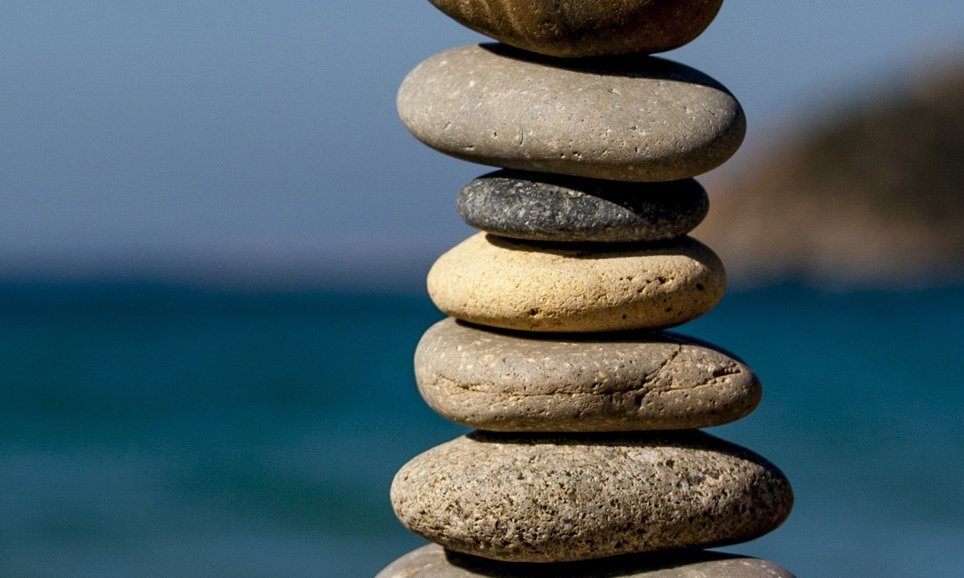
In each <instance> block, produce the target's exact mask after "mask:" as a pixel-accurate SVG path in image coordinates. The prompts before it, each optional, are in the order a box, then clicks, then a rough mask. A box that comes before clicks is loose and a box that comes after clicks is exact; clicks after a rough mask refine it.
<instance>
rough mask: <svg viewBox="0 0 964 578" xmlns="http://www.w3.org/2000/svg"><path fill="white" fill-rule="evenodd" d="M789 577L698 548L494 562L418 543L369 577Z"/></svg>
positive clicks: (756, 562) (772, 567) (768, 565)
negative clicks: (538, 561) (553, 561)
mask: <svg viewBox="0 0 964 578" xmlns="http://www.w3.org/2000/svg"><path fill="white" fill-rule="evenodd" d="M560 576H567V577H568V578H713V577H717V578H718V577H725V578H794V577H793V574H790V573H789V572H787V571H786V570H784V569H783V568H780V567H779V566H777V565H776V564H774V563H773V562H767V561H766V560H760V559H758V558H747V557H744V556H734V555H731V554H722V553H719V552H707V551H702V550H697V551H691V552H683V553H672V554H642V555H635V556H618V557H615V558H606V559H602V560H592V561H590V562H566V563H562V564H525V563H512V562H498V561H495V560H487V559H485V558H479V557H476V556H469V555H467V554H460V553H458V552H452V551H447V550H445V549H444V548H442V547H441V546H439V545H437V544H429V545H427V546H422V547H421V548H419V549H417V550H413V551H412V552H409V553H408V554H406V555H405V556H403V557H401V558H399V559H398V560H396V561H395V562H393V563H392V564H391V565H389V566H388V567H387V568H385V569H384V570H382V571H381V572H379V573H378V575H377V576H375V578H475V577H478V578H559V577H560Z"/></svg>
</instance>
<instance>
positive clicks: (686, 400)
mask: <svg viewBox="0 0 964 578" xmlns="http://www.w3.org/2000/svg"><path fill="white" fill-rule="evenodd" d="M415 378H416V380H417V381H418V387H419V391H421V393H422V397H423V398H424V399H425V401H426V402H427V403H428V404H429V405H430V406H431V407H432V409H434V410H435V411H437V412H438V413H440V414H442V415H443V416H444V417H446V418H448V419H450V420H452V421H455V422H458V423H461V424H464V425H468V426H470V427H474V428H479V429H484V430H493V431H542V432H566V431H573V432H579V431H582V432H592V431H633V430H657V429H663V430H665V429H691V428H703V427H709V426H714V425H719V424H722V423H726V422H729V421H733V420H736V419H739V418H741V417H743V416H745V415H746V414H748V413H750V412H751V411H752V410H753V409H754V408H755V407H756V405H757V404H758V403H759V401H760V395H761V388H760V383H759V381H758V380H757V378H756V376H755V375H754V374H753V373H752V372H751V371H750V369H749V368H747V367H746V366H745V365H744V364H742V363H740V362H739V361H737V360H735V359H733V358H732V357H729V356H728V355H727V354H725V353H723V352H721V351H719V350H717V349H713V348H711V347H709V346H707V345H706V344H702V343H699V342H697V341H693V340H688V339H686V338H683V337H681V336H676V335H670V334H666V333H643V332H633V333H610V334H589V335H586V334H575V335H573V334H570V335H558V334H557V335H552V336H551V337H549V336H545V335H544V334H543V335H539V334H533V333H511V332H506V331H496V330H491V329H482V328H478V327H473V326H470V325H466V324H464V323H461V322H457V321H456V320H454V319H452V318H449V319H446V320H444V321H440V322H439V323H437V324H435V325H434V326H432V327H431V328H430V329H429V330H428V331H427V332H426V333H425V335H424V336H423V337H422V340H421V341H420V342H419V344H418V348H417V349H416V350H415Z"/></svg>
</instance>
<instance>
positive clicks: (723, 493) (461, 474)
mask: <svg viewBox="0 0 964 578" xmlns="http://www.w3.org/2000/svg"><path fill="white" fill-rule="evenodd" d="M391 499H392V505H393V507H394V509H395V513H396V515H397V516H398V518H399V519H400V520H401V521H402V523H403V524H404V525H405V526H407V527H408V528H409V529H410V530H412V531H413V532H415V533H417V534H420V535H421V536H423V537H424V538H426V539H427V540H430V541H432V542H435V543H437V544H441V545H442V546H445V547H446V548H449V549H451V550H455V551H458V552H464V553H466V554H472V555H476V556H482V557H485V558H492V559H497V560H505V561H513V562H566V561H576V560H588V559H592V558H604V557H608V556H616V555H621V554H629V553H638V552H649V551H658V550H667V549H673V548H681V547H705V546H710V545H721V544H729V543H735V542H743V541H746V540H751V539H753V538H756V537H758V536H761V535H763V534H765V533H767V532H769V531H771V530H773V529H774V528H776V527H777V526H779V525H780V524H781V523H782V522H783V520H784V519H786V517H787V516H788V515H789V513H790V509H791V507H792V503H793V494H792V491H791V489H790V484H789V482H788V481H787V479H786V478H785V477H784V476H783V474H782V473H781V472H780V471H779V470H778V469H777V468H776V466H773V465H772V464H770V463H769V462H767V461H766V460H765V459H763V458H761V457H760V456H758V455H756V454H753V453H752V452H750V451H749V450H746V449H743V448H740V447H739V446H735V445H733V444H729V443H726V442H724V441H722V440H719V439H717V438H714V437H712V436H710V435H707V434H705V433H702V432H698V431H682V432H657V433H651V434H614V435H600V434H592V435H589V434H582V435H578V434H569V435H568V436H566V437H560V436H553V435H545V436H540V435H538V434H528V435H523V434H496V433H482V432H475V433H473V434H470V435H468V436H465V437H461V438H458V439H456V440H454V441H452V442H449V443H446V444H443V445H441V446H438V447H435V448H433V449H431V450H429V451H427V452H425V453H423V454H421V455H419V456H417V457H416V458H414V459H413V460H412V461H410V462H409V463H408V464H406V465H405V466H404V467H402V469H401V470H400V471H399V472H398V474H396V476H395V479H394V481H393V482H392V489H391Z"/></svg>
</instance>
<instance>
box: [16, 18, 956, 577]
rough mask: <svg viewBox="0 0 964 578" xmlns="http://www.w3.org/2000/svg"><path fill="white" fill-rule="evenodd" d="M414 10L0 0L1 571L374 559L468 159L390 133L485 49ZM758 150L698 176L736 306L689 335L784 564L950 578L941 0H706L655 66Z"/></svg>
mask: <svg viewBox="0 0 964 578" xmlns="http://www.w3.org/2000/svg"><path fill="white" fill-rule="evenodd" d="M481 40H482V38H481V37H479V36H477V35H475V34H474V33H472V32H469V31H467V30H465V29H462V28H460V27H459V26H458V25H456V24H455V23H454V22H453V21H450V20H448V19H447V18H446V17H444V16H443V15H442V14H441V13H439V12H437V11H436V10H435V9H434V8H432V6H431V5H430V4H429V3H428V2H425V1H419V2H406V3H393V4H392V5H391V8H390V9H389V8H388V3H382V4H376V3H374V2H357V1H349V0H326V1H325V2H317V1H315V2H307V1H286V0H279V1H278V2H272V3H270V4H269V3H264V2H253V1H237V2H230V3H227V2H203V3H198V2H188V1H186V0H168V1H166V2H163V3H158V2H146V1H138V0H127V1H123V2H121V1H119V0H113V1H109V0H86V1H83V2H80V1H60V2H50V1H43V0H32V1H13V0H11V1H6V2H3V3H2V5H0V71H2V75H3V80H2V82H0V134H2V138H0V575H3V576H18V577H19V576H130V575H137V576H171V575H183V576H371V575H373V574H375V573H376V572H377V571H378V570H379V569H381V568H382V567H384V566H385V565H387V564H388V563H389V562H391V561H392V560H393V559H395V558H396V557H398V556H400V555H402V554H403V553H405V552H406V551H408V550H410V549H412V548H415V547H416V546H418V545H419V544H421V541H420V540H419V539H418V538H416V537H414V536H412V535H410V534H408V533H407V532H406V531H405V530H404V529H403V528H402V527H401V525H400V524H398V523H397V522H396V521H395V519H394V517H393V515H392V513H391V509H390V506H389V503H388V487H389V484H390V482H391V477H392V475H393V474H394V472H395V471H396V470H397V469H398V468H399V467H400V466H401V465H402V464H403V463H404V462H405V461H407V460H408V459H410V458H411V457H413V456H414V455H415V454H417V453H419V452H421V451H423V450H425V449H427V448H429V447H431V446H433V445H436V444H438V443H440V442H442V441H444V440H447V439H450V438H452V437H454V436H456V435H459V434H460V433H461V432H462V431H463V430H462V429H461V428H459V427H458V426H455V425H452V424H448V423H446V422H445V421H444V420H442V418H440V417H438V416H436V415H435V414H433V413H432V412H431V411H430V410H428V408H427V407H425V406H424V404H423V403H422V402H421V400H420V399H419V397H418V394H417V392H416V390H415V385H414V379H413V376H412V368H411V356H412V352H413V350H414V347H415V344H416V342H417V341H418V338H419V336H420V335H421V333H422V331H424V329H425V328H427V327H428V326H429V325H430V324H431V323H433V322H434V321H435V320H437V319H439V318H440V317H441V315H440V314H439V313H438V312H437V311H436V310H435V309H434V308H433V307H432V305H431V303H430V302H429V300H428V297H427V295H426V294H425V291H424V289H423V285H422V283H423V279H424V276H425V274H426V272H427V270H428V267H429V266H430V264H431V263H432V261H433V260H434V259H435V258H436V257H437V256H438V255H439V254H441V253H442V252H443V251H445V250H446V249H448V248H449V247H451V246H453V245H455V244H456V243H457V242H459V241H461V240H462V239H463V238H465V237H467V236H468V235H469V234H471V231H470V230H469V229H468V228H467V227H466V226H464V225H463V224H461V221H460V220H459V219H458V217H457V215H456V213H455V209H454V203H455V196H456V194H457V192H458V190H459V189H460V188H461V186H462V185H463V184H465V183H466V182H467V181H469V180H470V179H472V178H474V177H476V176H478V175H480V174H482V173H484V172H487V171H488V170H489V169H487V168H484V167H480V166H476V165H471V164H468V163H464V162H461V161H457V160H454V159H450V158H446V157H444V156H442V155H439V154H437V153H434V152H432V151H431V150H429V149H428V148H426V147H424V146H422V145H420V144H419V143H417V142H416V141H415V140H414V139H413V138H412V137H410V136H409V135H408V134H407V133H406V132H405V130H404V129H403V128H402V126H401V124H400V123H399V122H398V121H397V119H396V116H395V110H394V94H395V90H396V88H397V86H398V84H399V83H400V82H401V79H402V78H403V76H404V75H405V74H406V73H407V71H408V70H410V69H411V68H413V67H414V66H415V65H416V64H417V63H418V62H420V61H421V60H423V59H424V58H427V57H428V56H430V55H432V54H434V53H437V52H439V51H441V50H444V49H446V48H449V47H452V46H455V45H459V44H465V43H470V42H478V41H481ZM667 57H668V58H671V59H675V60H679V61H681V62H684V63H686V64H688V65H691V66H693V67H695V68H698V69H700V70H702V71H704V72H707V73H708V74H710V75H711V76H713V77H715V78H716V79H718V80H719V81H720V82H722V83H723V84H725V85H726V86H728V87H729V88H730V89H731V90H732V91H733V92H734V94H736V96H737V97H738V98H739V99H740V100H741V102H742V103H743V105H744V108H745V109H746V112H747V116H748V119H749V124H750V132H749V134H748V136H747V140H746V143H745V145H744V147H743V149H741V151H740V153H738V154H737V156H736V157H734V159H733V160H732V161H731V162H730V163H728V164H727V165H725V166H724V167H723V168H721V169H718V170H717V171H715V172H713V173H710V174H708V175H705V176H704V177H701V181H702V182H703V183H704V185H705V186H706V187H707V189H708V190H709V191H710V195H711V199H712V209H711V212H710V217H709V218H708V219H707V222H706V223H705V224H704V225H703V226H702V227H701V228H700V229H699V230H697V232H696V233H695V236H697V237H698V238H700V239H702V240H704V241H705V242H707V243H708V244H709V245H710V246H712V247H713V248H714V249H716V250H717V251H718V252H719V253H720V255H721V256H722V257H723V259H724V262H726V263H727V266H728V268H729V270H730V273H731V275H730V277H731V283H730V286H731V289H730V292H729V294H728V296H727V297H726V298H725V299H724V301H723V303H722V304H721V305H720V306H719V307H718V308H717V310H715V311H714V312H712V313H710V314H709V315H707V316H705V317H704V318H701V319H699V320H697V321H694V322H692V323H689V324H687V325H685V326H683V327H682V328H680V329H679V331H680V332H681V333H685V334H688V335H693V336H696V337H699V338H703V339H706V340H709V341H712V342H715V343H717V344H719V345H720V346H723V347H725V348H727V349H729V350H731V351H734V352H735V353H737V354H738V355H740V356H741V357H743V358H744V359H745V360H746V361H747V362H748V363H749V364H750V365H751V367H753V368H754V369H755V370H756V371H757V372H758V374H759V375H760V376H761V379H762V381H763V383H764V389H765V398H764V402H763V404H762V405H761V407H760V409H758V410H757V411H756V412H755V413H753V414H752V415H751V416H750V417H748V418H747V419H745V420H743V421H740V422H739V423H737V424H732V425H728V426H724V427H720V428H714V430H713V432H712V433H714V434H716V435H719V436H720V437H724V438H726V439H729V440H731V441H734V442H737V443H740V444H742V445H745V446H747V447H749V448H751V449H753V450H755V451H757V452H758V453H761V454H763V455H764V456H766V457H768V458H769V459H771V460H772V461H773V462H775V463H776V464H778V465H779V466H781V467H782V468H783V469H784V470H785V472H786V473H787V475H788V476H789V478H790V479H791V481H792V482H793V483H794V487H795V490H796V493H797V505H796V509H795V511H794V514H793V515H792V516H791V518H790V520H789V521H788V522H787V523H786V524H785V525H784V526H783V527H782V528H781V529H779V530H778V531H777V532H775V533H773V534H771V535H770V536H767V537H765V538H763V539H761V540H758V541H756V542H752V543H749V544H745V545H740V546H735V547H732V548H729V549H728V550H729V551H734V552H739V553H743V554H750V555H755V556H761V557H766V558H769V559H772V560H774V561H776V562H778V563H779V564H781V565H783V566H785V567H787V568H788V569H791V570H793V571H794V572H796V573H797V574H798V575H799V576H801V577H802V576H824V577H830V576H864V575H867V576H870V575H873V576H878V577H905V576H924V575H926V576H960V575H961V574H962V573H964V553H962V550H961V548H960V545H961V544H962V543H964V474H962V472H961V466H962V464H964V433H962V432H961V427H960V424H961V422H962V418H964V391H962V387H961V380H960V374H959V366H960V364H961V360H962V355H964V338H962V337H961V331H960V328H961V326H962V324H964V308H962V307H961V302H962V299H964V187H962V184H961V183H962V182H964V168H962V167H964V112H962V111H964V0H927V1H925V2H922V3H909V2H898V1H897V0H882V1H876V2H870V1H869V0H857V1H853V2H847V3H840V2H838V1H832V0H812V1H810V2H807V3H792V2H791V3H778V2H772V1H768V0H740V1H739V2H727V3H726V4H725V5H724V7H723V9H722V11H721V13H720V15H719V17H718V18H717V20H716V22H715V23H714V24H713V25H711V26H710V28H709V29H708V30H707V32H706V33H704V34H703V35H702V36H701V37H700V38H698V39H697V40H696V41H695V42H693V43H692V44H690V45H688V46H686V47H684V48H682V49H679V50H676V51H673V52H670V53H667Z"/></svg>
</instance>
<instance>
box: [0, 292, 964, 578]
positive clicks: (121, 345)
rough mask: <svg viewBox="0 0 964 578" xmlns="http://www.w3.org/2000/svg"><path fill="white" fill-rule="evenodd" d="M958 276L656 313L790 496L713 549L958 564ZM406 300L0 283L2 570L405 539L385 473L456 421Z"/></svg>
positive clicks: (962, 407)
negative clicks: (757, 527) (744, 533)
mask: <svg viewBox="0 0 964 578" xmlns="http://www.w3.org/2000/svg"><path fill="white" fill-rule="evenodd" d="M962 302H964V287H952V288H944V289H934V290H926V291H917V292H909V293H896V292H849V293H821V292H816V291H813V290H809V289H806V288H803V287H796V286H781V287H773V288H767V289H760V290H755V291H751V292H742V293H740V292H735V293H731V294H730V295H728V296H727V297H726V298H725V299H724V301H723V303H722V304H721V305H720V306H719V307H718V308H717V309H716V310H715V311H713V312H712V313H710V314H708V315H706V316H705V317H703V318H701V319H699V320H697V321H694V322H691V323H689V324H687V325H685V326H683V327H681V328H679V329H678V332H680V333H684V334H687V335H692V336H695V337H699V338H702V339H705V340H708V341H711V342H713V343H715V344H717V345H719V346H722V347H725V348H726V349H728V350H730V351H732V352H734V353H736V354H737V355H739V356H740V357H742V358H743V359H744V360H745V361H746V362H747V363H748V364H749V365H750V366H751V367H753V368H754V369H755V370H756V371H757V373H758V374H759V375H760V377H761V380H762V381H763V384H764V400H763V403H762V404H761V406H760V408H759V409H758V410H757V411H756V412H754V413H753V414H752V415H750V416H749V417H748V418H746V419H744V420H742V421H740V422H738V423H736V424H731V425H727V426H723V427H719V428H713V430H711V431H712V433H714V434H715V435H717V436H720V437H723V438H725V439H728V440H730V441H734V442H736V443H739V444H742V445H744V446H747V447H749V448H751V449H753V450H754V451H756V452H758V453H760V454H762V455H764V456H766V457H767V458H769V459H770V460H771V461H773V462H774V463H776V464H777V465H779V466H780V467H781V468H782V469H783V470H784V471H785V472H786V474H787V475H788V477H789V478H790V480H791V481H792V482H793V485H794V489H795V492H796V497H797V502H796V506H795V509H794V512H793V514H792V515H791V517H790V519H789V521H788V522H787V523H786V524H785V525H784V526H783V527H781V528H780V529H779V530H777V531H776V532H774V533H773V534H771V535H769V536H767V537H764V538H762V539H760V540H757V541H755V542H751V543H747V544H743V545H739V546H734V547H731V548H728V549H727V550H728V551H732V552H739V553H743V554H749V555H755V556H761V557H765V558H768V559H771V560H774V561H776V562H778V563H779V564H781V565H782V566H784V567H786V568H788V569H790V570H792V571H794V572H795V573H796V574H797V575H798V576H800V577H806V576H819V577H824V578H826V577H836V576H840V577H844V576H846V577H854V576H874V577H877V578H885V577H902V578H906V577H910V576H928V577H935V576H948V577H952V576H953V577H958V576H962V575H964V424H962V422H964V419H962V418H964V387H962V385H964V384H962V378H961V375H962V365H964V337H962V328H964V307H962V306H961V303H962ZM440 318H441V315H440V314H439V313H438V312H437V311H436V310H435V309H434V308H433V306H432V305H431V303H430V302H429V301H428V298H427V297H425V296H422V295H412V296H403V295H386V294H359V293H337V292H300V293H292V292H288V293H277V294H272V293H265V292H260V293H244V292H235V293H232V292H220V291H204V290H198V289H186V288H177V287H164V286H158V285H141V284H133V283H128V284H73V285H69V284H44V283H21V284H6V285H2V286H0V575H2V576H12V577H13V576H15V577H30V576H38V577H39V576H72V577H73V576H78V577H84V576H92V577H93V576H98V577H102V576H138V577H150V576H205V577H213V576H225V577H228V576H230V577H243V576H272V577H276V576H285V577H289V576H290V577H298V576H332V577H343V576H344V577H353V576H360V577H364V576H372V575H374V574H375V573H376V572H377V571H378V570H380V569H381V568H382V567H384V566H386V565H387V564H388V563H390V562H391V561H392V560H394V559H395V558H397V557H398V556H400V555H402V554H404V553H405V552H407V551H408V550H411V549H413V548H415V547H417V546H419V545H420V544H422V543H423V542H422V541H421V540H420V539H418V538H417V537H415V536H413V535H410V534H408V533H407V532H406V530H405V529H404V528H402V526H401V525H400V524H399V523H398V522H397V521H396V520H395V518H394V516H393V515H392V512H391V508H390V506H389V502H388V488H389V484H390V482H391V479H392V475H393V474H394V472H395V470H397V469H398V468H399V467H400V466H401V465H402V464H403V463H405V462H406V461H407V460H408V459H410V458H411V457H413V456H415V455H416V454H417V453H419V452H421V451H423V450H425V449H427V448H429V447H431V446H433V445H436V444H438V443H440V442H442V441H445V440H448V439H450V438H453V437H455V436H457V435H459V434H461V433H462V432H463V431H465V430H463V429H462V428H460V427H458V426H455V425H452V424H449V423H447V422H445V421H444V420H443V419H442V418H440V417H438V416H436V415H435V414H433V413H432V412H431V411H430V410H429V409H428V408H427V407H426V406H425V405H424V404H423V403H422V402H421V400H420V398H419V397H418V394H417V391H416V389H415V384H414V379H413V375H412V366H411V363H412V362H411V359H412V352H413V349H414V347H415V344H416V342H417V341H418V339H419V336H420V335H421V333H422V332H423V331H424V330H425V329H426V328H427V327H428V326H429V325H430V324H432V323H433V322H435V321H436V320H438V319H440Z"/></svg>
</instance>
